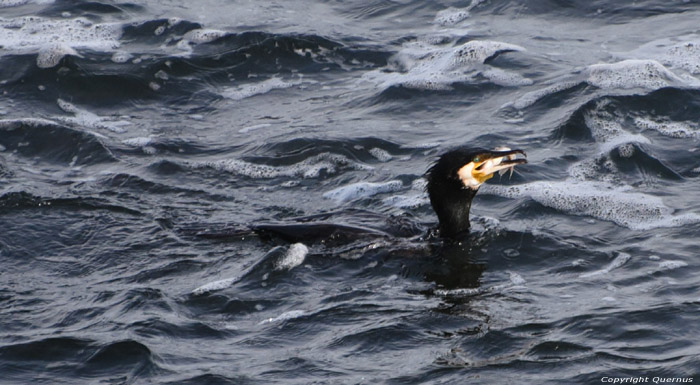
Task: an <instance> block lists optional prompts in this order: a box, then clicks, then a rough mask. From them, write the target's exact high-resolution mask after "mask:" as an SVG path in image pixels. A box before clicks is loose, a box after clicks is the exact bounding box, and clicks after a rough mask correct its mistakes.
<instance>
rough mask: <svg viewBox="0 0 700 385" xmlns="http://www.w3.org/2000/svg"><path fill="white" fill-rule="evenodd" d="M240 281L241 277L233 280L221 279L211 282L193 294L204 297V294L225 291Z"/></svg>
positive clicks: (195, 290)
mask: <svg viewBox="0 0 700 385" xmlns="http://www.w3.org/2000/svg"><path fill="white" fill-rule="evenodd" d="M239 279H240V277H232V278H226V279H220V280H218V281H214V282H209V283H207V284H204V285H202V286H200V287H198V288H196V289H194V290H192V294H194V295H202V294H206V293H210V292H212V291H217V290H222V289H225V288H227V287H229V286H231V285H233V284H234V283H236V282H237V281H238V280H239Z"/></svg>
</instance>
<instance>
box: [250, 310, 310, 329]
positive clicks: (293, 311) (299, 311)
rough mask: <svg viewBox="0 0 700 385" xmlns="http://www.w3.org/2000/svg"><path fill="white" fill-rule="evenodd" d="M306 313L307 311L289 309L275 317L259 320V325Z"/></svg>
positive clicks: (301, 315) (297, 316) (293, 317)
mask: <svg viewBox="0 0 700 385" xmlns="http://www.w3.org/2000/svg"><path fill="white" fill-rule="evenodd" d="M306 314H307V313H306V312H305V311H304V310H291V311H288V312H285V313H282V314H280V315H279V316H277V317H274V318H267V319H264V320H262V321H260V323H259V325H263V324H268V323H275V322H281V321H288V320H291V319H295V318H299V317H303V316H305V315H306Z"/></svg>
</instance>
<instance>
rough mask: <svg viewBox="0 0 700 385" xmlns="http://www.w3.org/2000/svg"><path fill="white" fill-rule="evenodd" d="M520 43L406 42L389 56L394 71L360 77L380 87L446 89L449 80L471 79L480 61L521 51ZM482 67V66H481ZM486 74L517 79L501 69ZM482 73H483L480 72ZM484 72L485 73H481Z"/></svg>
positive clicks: (506, 79) (481, 62) (375, 72)
mask: <svg viewBox="0 0 700 385" xmlns="http://www.w3.org/2000/svg"><path fill="white" fill-rule="evenodd" d="M524 50H525V49H524V48H523V47H520V46H518V45H515V44H509V43H503V42H498V41H487V40H472V41H469V42H466V43H464V44H461V45H457V46H452V47H443V46H434V45H431V44H426V43H425V42H422V41H418V42H410V43H406V44H404V45H403V47H402V49H401V50H400V51H399V52H398V53H397V54H396V55H394V56H393V57H392V59H391V62H392V63H393V64H394V65H395V67H397V68H395V69H396V71H393V72H387V71H386V70H385V69H381V70H375V71H370V72H367V73H365V75H363V79H364V80H368V81H372V82H376V83H379V84H380V85H381V86H382V87H383V88H389V87H392V86H398V85H400V86H403V87H407V88H415V89H425V90H449V89H452V84H455V83H462V82H467V81H470V80H473V79H474V78H475V76H476V75H477V74H478V73H480V72H478V71H476V70H477V69H478V68H479V67H480V66H482V64H483V63H484V61H485V60H486V59H488V58H490V57H493V56H494V55H496V54H498V53H502V52H508V51H524ZM482 67H483V66H482ZM486 70H491V72H489V73H488V74H490V76H492V77H494V78H495V79H496V80H498V81H503V82H507V81H508V79H511V80H512V79H519V80H517V81H516V82H522V80H521V79H523V78H522V77H518V75H512V76H506V72H505V71H501V72H499V71H494V70H493V69H492V68H491V67H488V68H487V69H486ZM482 75H483V73H482ZM484 76H486V75H484Z"/></svg>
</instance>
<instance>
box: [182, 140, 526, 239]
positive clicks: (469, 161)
mask: <svg viewBox="0 0 700 385" xmlns="http://www.w3.org/2000/svg"><path fill="white" fill-rule="evenodd" d="M517 154H520V155H522V156H525V152H523V151H522V150H511V149H509V148H497V149H495V150H486V149H482V148H468V147H460V148H457V149H454V150H451V151H448V152H446V153H444V154H443V155H442V156H440V158H439V159H438V160H437V162H435V164H433V166H432V167H430V169H429V170H428V172H427V173H426V175H425V177H426V179H427V181H428V183H427V191H428V196H429V198H430V204H431V205H432V207H433V210H434V211H435V213H436V214H437V217H438V220H439V226H438V229H439V236H440V237H441V238H447V239H455V238H460V237H463V236H466V235H468V233H469V227H470V226H469V210H470V209H471V203H472V199H473V198H474V196H475V195H476V193H477V190H478V189H479V186H481V184H482V183H484V182H485V181H486V180H488V179H490V178H491V177H492V176H493V174H494V173H495V172H501V173H503V172H505V171H507V170H511V172H512V169H513V167H515V166H516V165H518V164H523V163H527V161H526V160H525V159H524V158H516V156H517ZM344 211H346V212H345V213H325V214H318V215H312V216H308V217H301V218H293V219H291V220H285V222H283V223H258V224H252V225H239V224H222V225H220V226H213V227H212V226H211V225H205V226H204V227H199V226H191V227H189V228H186V229H182V230H183V231H184V232H185V233H188V234H191V235H196V236H199V237H205V238H230V237H245V236H250V235H257V236H261V237H263V238H269V237H275V238H279V239H282V240H284V241H286V242H304V243H316V242H322V243H326V242H328V241H334V242H333V243H334V244H337V243H338V242H340V243H343V242H349V241H351V240H352V239H356V238H357V239H362V238H367V237H372V238H374V237H381V238H391V237H410V236H415V235H418V234H420V232H421V231H420V228H421V227H423V226H421V225H422V224H420V223H415V222H413V223H409V222H411V220H410V218H409V217H401V216H394V217H389V218H384V221H383V222H384V223H383V225H382V226H377V224H379V223H381V222H382V221H381V220H379V219H377V218H376V216H377V214H373V215H367V214H368V213H366V212H364V211H354V210H344ZM343 214H350V216H352V217H353V218H348V217H347V215H343ZM370 214H371V213H370ZM356 217H359V219H368V220H369V222H368V223H375V225H370V224H358V221H357V219H358V218H356ZM370 217H375V218H374V219H372V218H370ZM360 222H363V221H360ZM423 228H424V227H423ZM423 231H425V230H423Z"/></svg>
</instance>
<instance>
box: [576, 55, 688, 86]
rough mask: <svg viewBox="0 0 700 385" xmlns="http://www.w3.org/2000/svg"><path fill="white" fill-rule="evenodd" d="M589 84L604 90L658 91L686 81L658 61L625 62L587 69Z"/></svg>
mask: <svg viewBox="0 0 700 385" xmlns="http://www.w3.org/2000/svg"><path fill="white" fill-rule="evenodd" d="M585 73H586V74H587V75H588V78H587V80H586V81H587V82H588V84H591V85H594V86H596V87H599V88H603V89H630V88H646V89H649V90H656V89H659V88H662V87H667V86H669V85H671V84H672V83H684V81H683V80H682V79H681V78H679V77H678V76H676V75H675V74H674V73H673V72H671V71H669V70H668V69H667V68H666V67H664V66H663V64H661V63H659V62H658V61H656V60H637V59H630V60H623V61H621V62H617V63H603V64H593V65H591V66H588V68H586V71H585Z"/></svg>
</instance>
